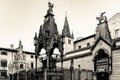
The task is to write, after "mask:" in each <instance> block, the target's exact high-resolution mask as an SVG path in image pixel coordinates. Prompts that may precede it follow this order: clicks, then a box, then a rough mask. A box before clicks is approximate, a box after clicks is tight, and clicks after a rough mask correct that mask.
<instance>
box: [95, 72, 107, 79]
mask: <svg viewBox="0 0 120 80" xmlns="http://www.w3.org/2000/svg"><path fill="white" fill-rule="evenodd" d="M96 77H97V80H109V73H107V72H103V73H97V76H96Z"/></svg>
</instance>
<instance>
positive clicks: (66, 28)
mask: <svg viewBox="0 0 120 80" xmlns="http://www.w3.org/2000/svg"><path fill="white" fill-rule="evenodd" d="M62 34H63V35H64V36H65V37H69V38H73V36H72V35H71V34H70V29H69V23H68V20H67V16H65V22H64V27H63V30H62Z"/></svg>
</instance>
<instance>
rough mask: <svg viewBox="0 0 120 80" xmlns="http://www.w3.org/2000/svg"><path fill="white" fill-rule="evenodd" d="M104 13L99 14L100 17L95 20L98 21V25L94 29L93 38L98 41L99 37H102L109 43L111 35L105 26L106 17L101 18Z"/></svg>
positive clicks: (106, 25)
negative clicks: (94, 34)
mask: <svg viewBox="0 0 120 80" xmlns="http://www.w3.org/2000/svg"><path fill="white" fill-rule="evenodd" d="M104 13H105V12H103V13H101V15H100V17H97V18H96V19H98V21H99V23H98V26H97V29H96V36H95V38H96V39H98V38H99V37H102V38H103V39H105V40H106V41H108V42H111V35H110V31H109V28H108V24H107V17H106V16H103V14H104Z"/></svg>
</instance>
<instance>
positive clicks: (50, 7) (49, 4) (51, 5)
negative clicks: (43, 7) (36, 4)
mask: <svg viewBox="0 0 120 80" xmlns="http://www.w3.org/2000/svg"><path fill="white" fill-rule="evenodd" d="M48 7H49V9H48V11H47V13H52V12H53V10H52V8H53V4H52V3H50V2H49V3H48Z"/></svg>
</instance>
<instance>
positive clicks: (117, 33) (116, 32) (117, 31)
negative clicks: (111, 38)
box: [115, 29, 120, 38]
mask: <svg viewBox="0 0 120 80" xmlns="http://www.w3.org/2000/svg"><path fill="white" fill-rule="evenodd" d="M119 33H120V30H119V29H117V30H115V37H116V38H117V37H119Z"/></svg>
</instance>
